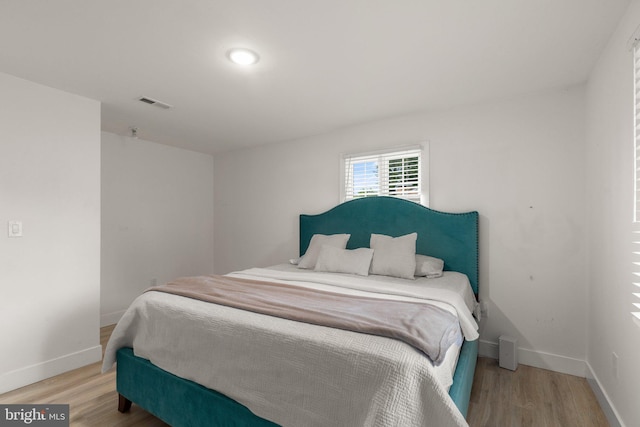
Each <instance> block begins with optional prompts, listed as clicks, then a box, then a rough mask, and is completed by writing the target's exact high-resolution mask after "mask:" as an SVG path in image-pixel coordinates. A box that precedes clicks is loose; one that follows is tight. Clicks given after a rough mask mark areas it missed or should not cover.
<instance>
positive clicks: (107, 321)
mask: <svg viewBox="0 0 640 427" xmlns="http://www.w3.org/2000/svg"><path fill="white" fill-rule="evenodd" d="M125 311H126V310H120V311H116V312H114V313H106V314H101V315H100V327H101V328H103V327H105V326H109V325H115V324H116V323H118V321H119V320H120V318H121V317H122V315H123V314H124V312H125Z"/></svg>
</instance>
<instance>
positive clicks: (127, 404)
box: [118, 393, 131, 413]
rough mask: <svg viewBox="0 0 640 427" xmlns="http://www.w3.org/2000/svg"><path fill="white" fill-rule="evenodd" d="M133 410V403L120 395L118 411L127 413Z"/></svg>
mask: <svg viewBox="0 0 640 427" xmlns="http://www.w3.org/2000/svg"><path fill="white" fill-rule="evenodd" d="M129 409H131V401H130V400H129V399H127V398H126V397H124V396H123V395H121V394H120V393H118V411H120V412H122V413H125V412H127V411H128V410H129Z"/></svg>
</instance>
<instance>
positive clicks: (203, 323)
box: [103, 265, 478, 427]
mask: <svg viewBox="0 0 640 427" xmlns="http://www.w3.org/2000/svg"><path fill="white" fill-rule="evenodd" d="M231 275H232V276H235V277H245V278H251V279H260V278H262V279H264V280H268V281H284V282H286V283H297V284H299V285H301V286H308V287H316V288H322V289H331V290H332V291H341V292H345V293H365V294H366V295H368V296H375V297H379V298H390V299H414V298H418V299H428V300H430V301H432V302H434V303H435V304H437V305H439V306H441V307H444V308H447V309H448V310H449V311H451V312H453V313H455V314H457V315H458V317H459V318H460V321H461V328H462V331H463V334H464V336H465V338H466V339H468V340H474V339H477V338H478V333H477V324H476V323H475V320H474V319H473V317H472V315H471V312H472V311H473V308H474V306H475V298H474V296H473V292H472V291H471V287H470V286H469V283H468V280H467V278H466V276H464V275H461V274H459V273H452V272H447V273H445V276H443V277H442V278H439V279H417V280H415V281H411V280H404V279H392V278H388V277H382V276H369V277H366V278H360V277H356V276H353V275H346V274H344V275H343V274H334V273H315V272H313V271H303V270H298V269H296V268H295V267H291V266H286V265H282V266H276V267H273V268H270V269H249V270H244V271H242V272H237V273H232V274H231ZM121 347H133V349H134V354H135V355H136V356H139V357H142V358H145V359H149V360H150V361H151V362H152V363H153V364H154V365H156V366H158V367H160V368H162V369H164V370H165V371H168V372H171V373H173V374H175V375H177V376H180V377H182V378H186V379H189V380H192V381H194V382H197V383H199V384H202V385H204V386H205V387H208V388H211V389H214V390H217V391H219V392H221V393H223V394H225V395H227V396H229V397H230V398H232V399H234V400H236V401H238V402H240V403H242V404H243V405H245V406H247V407H248V408H249V409H250V410H251V411H252V412H253V413H255V414H256V415H258V416H260V417H263V418H266V419H269V420H271V421H273V422H275V423H277V424H280V425H282V426H284V427H286V426H292V427H294V426H295V427H298V426H309V427H312V426H318V427H325V426H336V427H337V426H345V427H353V426H380V427H383V426H384V427H387V426H398V427H401V426H402V427H410V426H434V427H441V426H466V425H467V424H466V421H465V420H464V418H463V417H462V415H461V414H460V412H459V411H458V409H457V408H456V406H455V405H454V404H453V401H451V399H450V397H449V395H448V393H447V387H448V385H449V384H450V371H448V370H446V369H439V370H436V369H435V368H434V367H433V365H432V364H431V362H430V361H429V359H428V358H427V357H425V356H424V354H423V353H421V352H420V351H418V350H416V349H414V348H413V347H411V346H409V345H407V344H404V343H402V342H400V341H397V340H394V339H389V338H383V337H377V336H372V335H367V334H361V333H356V332H349V331H343V330H336V329H332V328H328V327H324V326H318V325H311V324H306V323H300V322H293V321H290V320H285V319H281V318H277V317H271V316H267V315H262V314H258V313H252V312H247V311H242V310H238V309H234V308H230V307H225V306H220V305H216V304H211V303H207V302H203V301H199V300H193V299H189V298H184V297H180V296H176V295H171V294H167V293H161V292H147V293H145V294H143V295H141V296H140V297H138V298H137V299H136V300H135V301H134V302H133V303H132V304H131V306H130V307H129V309H128V310H127V311H126V313H125V314H124V315H123V317H122V319H121V320H120V322H119V323H118V325H117V326H116V328H115V329H114V331H113V334H112V336H111V339H110V340H109V343H108V345H107V349H106V352H105V358H104V362H103V371H106V370H109V369H110V368H111V367H112V366H113V364H114V362H115V352H116V351H117V350H118V349H119V348H121ZM453 362H454V363H455V359H454V360H453ZM442 372H449V373H447V374H445V375H444V377H443V374H442ZM447 376H449V378H447ZM447 382H448V383H449V384H447Z"/></svg>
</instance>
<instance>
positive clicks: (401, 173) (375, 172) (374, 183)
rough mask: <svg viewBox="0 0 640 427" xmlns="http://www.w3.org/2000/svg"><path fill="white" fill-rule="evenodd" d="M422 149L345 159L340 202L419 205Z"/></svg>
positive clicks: (352, 155) (416, 148)
mask: <svg viewBox="0 0 640 427" xmlns="http://www.w3.org/2000/svg"><path fill="white" fill-rule="evenodd" d="M422 157H423V156H422V147H420V146H412V147H405V148H402V149H395V150H389V151H377V152H372V153H360V154H348V155H345V156H344V181H343V197H342V200H343V201H346V200H351V199H356V198H359V197H368V196H392V197H400V198H403V199H407V200H411V201H414V202H417V203H420V196H421V194H422V179H421V176H422Z"/></svg>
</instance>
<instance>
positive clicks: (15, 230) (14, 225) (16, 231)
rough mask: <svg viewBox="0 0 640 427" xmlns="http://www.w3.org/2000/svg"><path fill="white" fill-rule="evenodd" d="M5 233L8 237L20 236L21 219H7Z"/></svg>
mask: <svg viewBox="0 0 640 427" xmlns="http://www.w3.org/2000/svg"><path fill="white" fill-rule="evenodd" d="M7 235H8V236H9V237H22V221H9V223H8V230H7Z"/></svg>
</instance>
